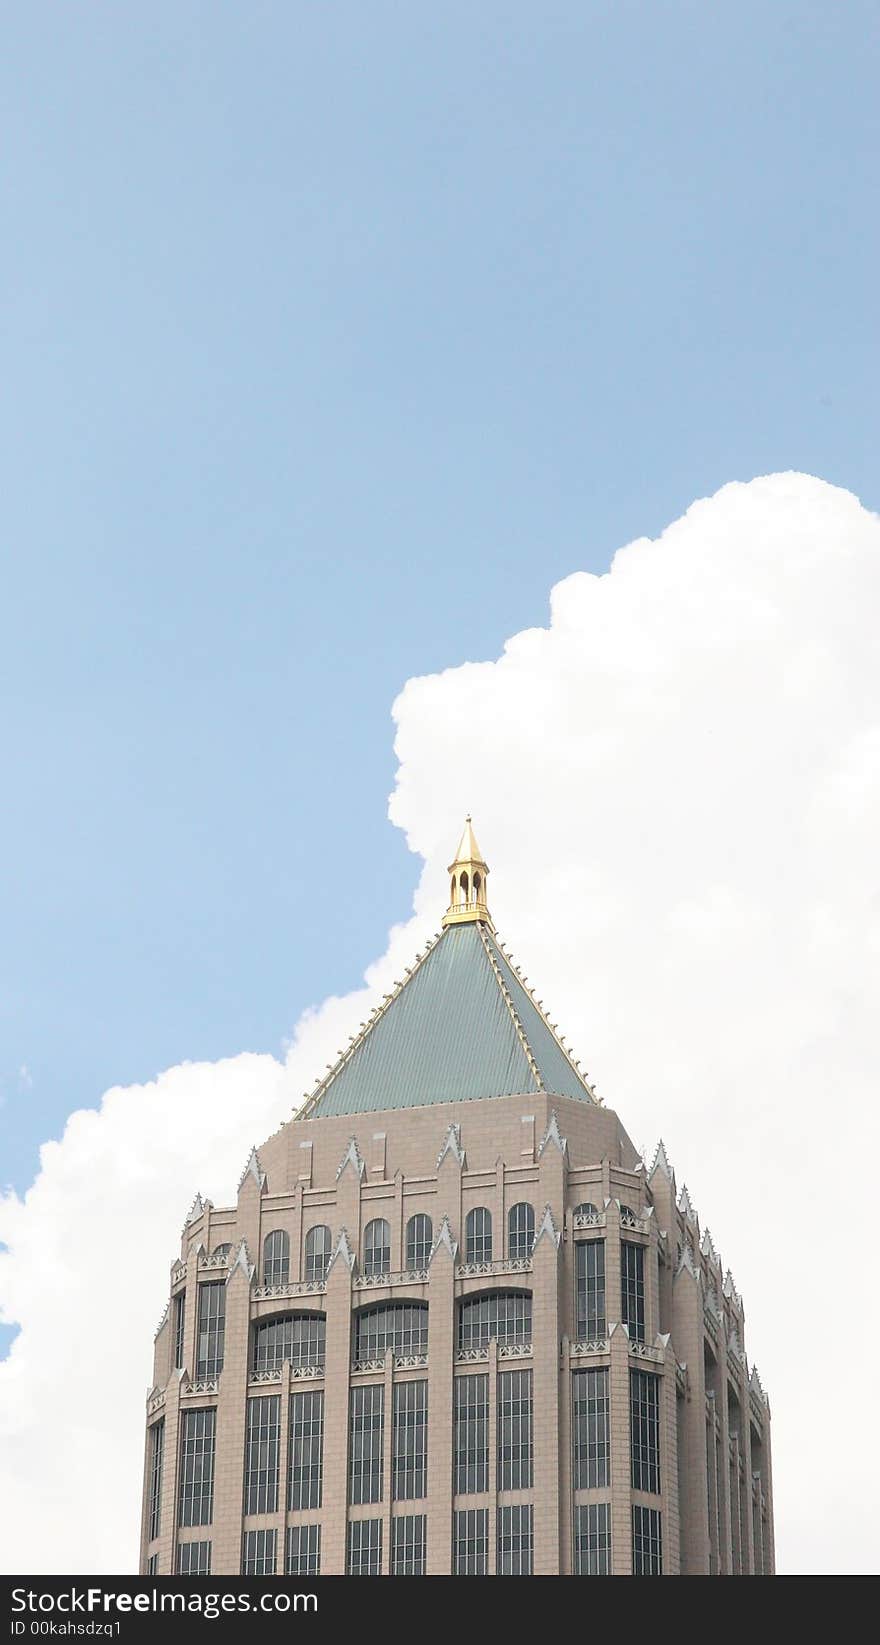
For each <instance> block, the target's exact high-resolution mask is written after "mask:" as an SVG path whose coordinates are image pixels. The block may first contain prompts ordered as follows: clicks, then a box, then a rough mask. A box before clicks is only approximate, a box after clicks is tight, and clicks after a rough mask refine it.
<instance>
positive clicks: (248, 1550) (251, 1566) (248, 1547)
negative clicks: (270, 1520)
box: [241, 1531, 275, 1576]
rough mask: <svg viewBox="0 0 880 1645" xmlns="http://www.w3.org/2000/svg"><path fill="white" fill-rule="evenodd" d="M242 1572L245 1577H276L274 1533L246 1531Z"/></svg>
mask: <svg viewBox="0 0 880 1645" xmlns="http://www.w3.org/2000/svg"><path fill="white" fill-rule="evenodd" d="M241 1570H242V1575H243V1576H274V1575H275V1532H274V1531H245V1533H244V1549H243V1557H242V1562H241Z"/></svg>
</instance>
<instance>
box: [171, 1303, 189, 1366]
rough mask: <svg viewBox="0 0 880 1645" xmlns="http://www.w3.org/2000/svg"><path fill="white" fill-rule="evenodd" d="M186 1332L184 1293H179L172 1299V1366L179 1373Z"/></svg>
mask: <svg viewBox="0 0 880 1645" xmlns="http://www.w3.org/2000/svg"><path fill="white" fill-rule="evenodd" d="M185 1330H186V1292H185V1291H179V1292H178V1294H177V1296H176V1297H175V1298H174V1366H173V1369H174V1370H175V1371H179V1370H181V1369H182V1366H183V1354H184V1331H185Z"/></svg>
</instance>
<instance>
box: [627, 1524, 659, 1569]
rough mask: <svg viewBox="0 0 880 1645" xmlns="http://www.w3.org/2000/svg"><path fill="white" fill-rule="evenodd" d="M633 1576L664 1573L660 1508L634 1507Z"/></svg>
mask: <svg viewBox="0 0 880 1645" xmlns="http://www.w3.org/2000/svg"><path fill="white" fill-rule="evenodd" d="M632 1544H633V1547H632V1568H633V1576H662V1575H663V1542H662V1533H661V1528H660V1511H659V1509H658V1508H635V1507H634V1508H633V1511H632Z"/></svg>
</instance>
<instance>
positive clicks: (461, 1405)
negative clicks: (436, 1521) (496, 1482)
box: [454, 1376, 489, 1496]
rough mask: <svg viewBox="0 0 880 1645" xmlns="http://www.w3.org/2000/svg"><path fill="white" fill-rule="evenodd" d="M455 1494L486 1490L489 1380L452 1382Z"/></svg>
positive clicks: (476, 1378)
mask: <svg viewBox="0 0 880 1645" xmlns="http://www.w3.org/2000/svg"><path fill="white" fill-rule="evenodd" d="M454 1422H455V1466H454V1476H455V1486H454V1489H455V1493H456V1495H457V1496H474V1495H476V1494H477V1493H478V1492H480V1491H488V1489H489V1378H488V1377H487V1376H476V1377H456V1379H455V1405H454Z"/></svg>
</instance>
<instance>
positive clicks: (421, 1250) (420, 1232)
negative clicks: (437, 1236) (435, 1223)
mask: <svg viewBox="0 0 880 1645" xmlns="http://www.w3.org/2000/svg"><path fill="white" fill-rule="evenodd" d="M433 1238H434V1233H433V1228H432V1226H431V1218H430V1217H426V1216H423V1215H422V1214H421V1213H420V1214H419V1215H418V1216H415V1217H410V1219H409V1222H408V1223H407V1225H406V1266H407V1268H417V1269H421V1268H427V1266H428V1261H429V1259H430V1256H431V1245H432V1243H433Z"/></svg>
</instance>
